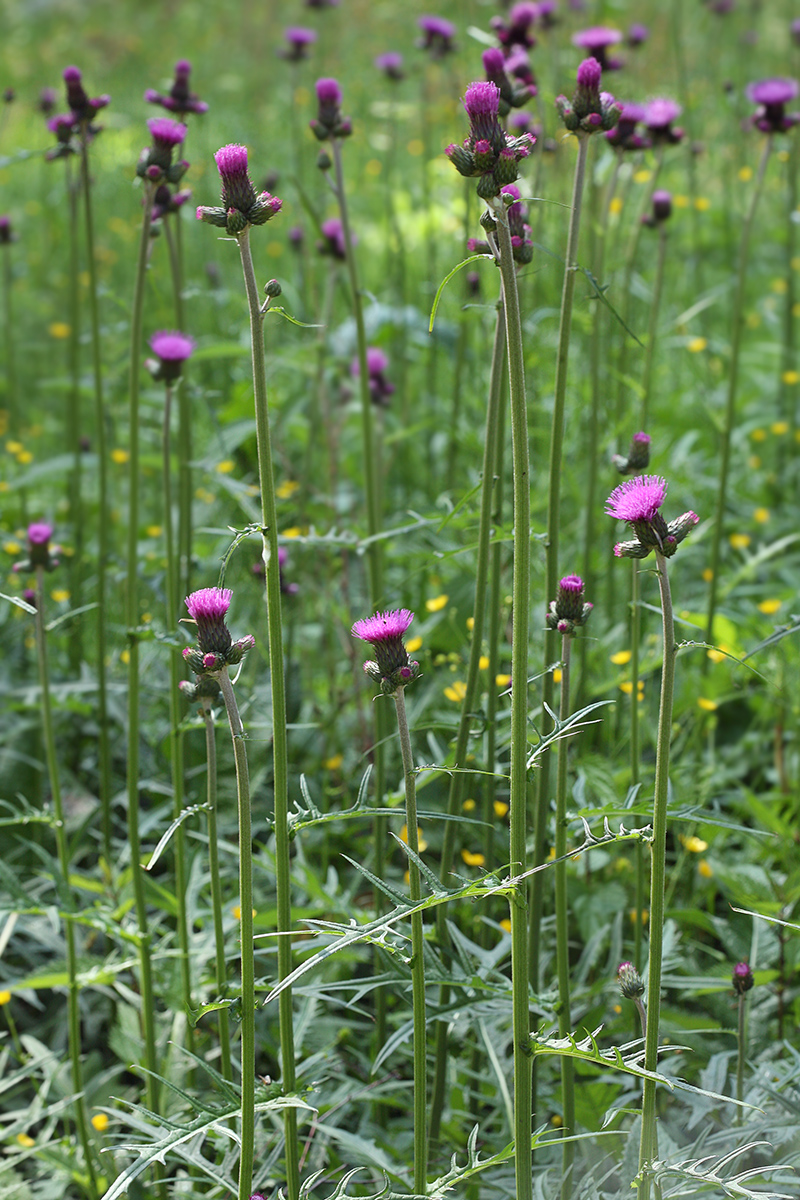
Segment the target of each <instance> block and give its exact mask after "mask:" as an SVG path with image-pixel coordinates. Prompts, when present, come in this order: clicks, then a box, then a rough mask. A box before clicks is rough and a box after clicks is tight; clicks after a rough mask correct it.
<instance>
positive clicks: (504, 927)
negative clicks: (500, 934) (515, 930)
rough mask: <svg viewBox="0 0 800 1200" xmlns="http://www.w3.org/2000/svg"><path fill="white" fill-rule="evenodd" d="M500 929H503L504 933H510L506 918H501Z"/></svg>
mask: <svg viewBox="0 0 800 1200" xmlns="http://www.w3.org/2000/svg"><path fill="white" fill-rule="evenodd" d="M500 928H501V929H505V931H506V933H511V921H510V920H509V918H508V917H503V919H502V921H501V922H500Z"/></svg>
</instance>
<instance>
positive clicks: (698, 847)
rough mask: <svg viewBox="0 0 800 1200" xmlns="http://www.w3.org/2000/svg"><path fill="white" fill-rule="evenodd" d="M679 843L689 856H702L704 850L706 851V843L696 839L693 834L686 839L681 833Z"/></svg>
mask: <svg viewBox="0 0 800 1200" xmlns="http://www.w3.org/2000/svg"><path fill="white" fill-rule="evenodd" d="M679 841H680V843H681V845H682V846H683V848H684V849H685V850H688V851H689V853H690V854H702V853H703V851H704V850H707V849H708V842H704V841H703V839H702V838H699V837H697V836H696V835H695V834H692V836H691V837H686V835H685V834H683V833H682V834H681V835H680V838H679Z"/></svg>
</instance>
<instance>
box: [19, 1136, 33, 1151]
mask: <svg viewBox="0 0 800 1200" xmlns="http://www.w3.org/2000/svg"><path fill="white" fill-rule="evenodd" d="M16 1140H17V1142H18V1144H19V1145H20V1146H24V1147H25V1148H26V1150H29V1149H30V1148H31V1146H35V1145H36V1142H35V1141H34V1140H33V1138H32V1137H31V1136H30V1135H29V1134H27V1133H18V1134H17V1138H16Z"/></svg>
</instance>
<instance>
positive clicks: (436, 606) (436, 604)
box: [425, 594, 450, 613]
mask: <svg viewBox="0 0 800 1200" xmlns="http://www.w3.org/2000/svg"><path fill="white" fill-rule="evenodd" d="M449 599H450V597H449V596H447V595H445V594H442V595H441V596H434V597H433V599H432V600H426V601H425V607H426V609H427V610H428V612H429V613H435V612H441V611H442V609H443V608H445V607H446V606H447V601H448V600H449Z"/></svg>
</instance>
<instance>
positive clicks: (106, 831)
mask: <svg viewBox="0 0 800 1200" xmlns="http://www.w3.org/2000/svg"><path fill="white" fill-rule="evenodd" d="M88 138H89V133H88V130H83V131H82V135H81V182H82V184H83V209H84V217H85V222H86V259H87V264H86V265H87V269H88V272H89V320H90V324H91V329H92V376H93V380H94V438H95V445H96V447H97V493H98V495H97V503H98V512H99V514H100V516H99V520H98V522H97V627H96V633H95V636H96V639H97V641H96V645H97V707H98V731H99V738H98V743H99V750H100V770H99V775H100V803H101V805H102V812H103V840H104V846H103V850H104V853H105V854H106V856H109V857H110V853H111V816H110V813H111V741H110V732H109V727H108V699H107V688H106V625H107V613H106V568H107V566H108V555H109V536H108V534H109V529H110V528H111V506H110V504H109V497H108V455H107V453H106V411H105V402H104V399H103V360H102V353H101V348H100V309H99V305H98V298H97V263H96V261H95V252H94V221H93V218H92V187H91V179H90V177H89V149H88ZM149 223H150V221H149V215H148V227H149ZM136 353H137V354H138V353H139V347H138V345H137V349H136ZM131 370H133V368H131ZM134 433H135V431H134V429H133V428H132V429H131V433H130V436H131V441H133V440H134Z"/></svg>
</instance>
